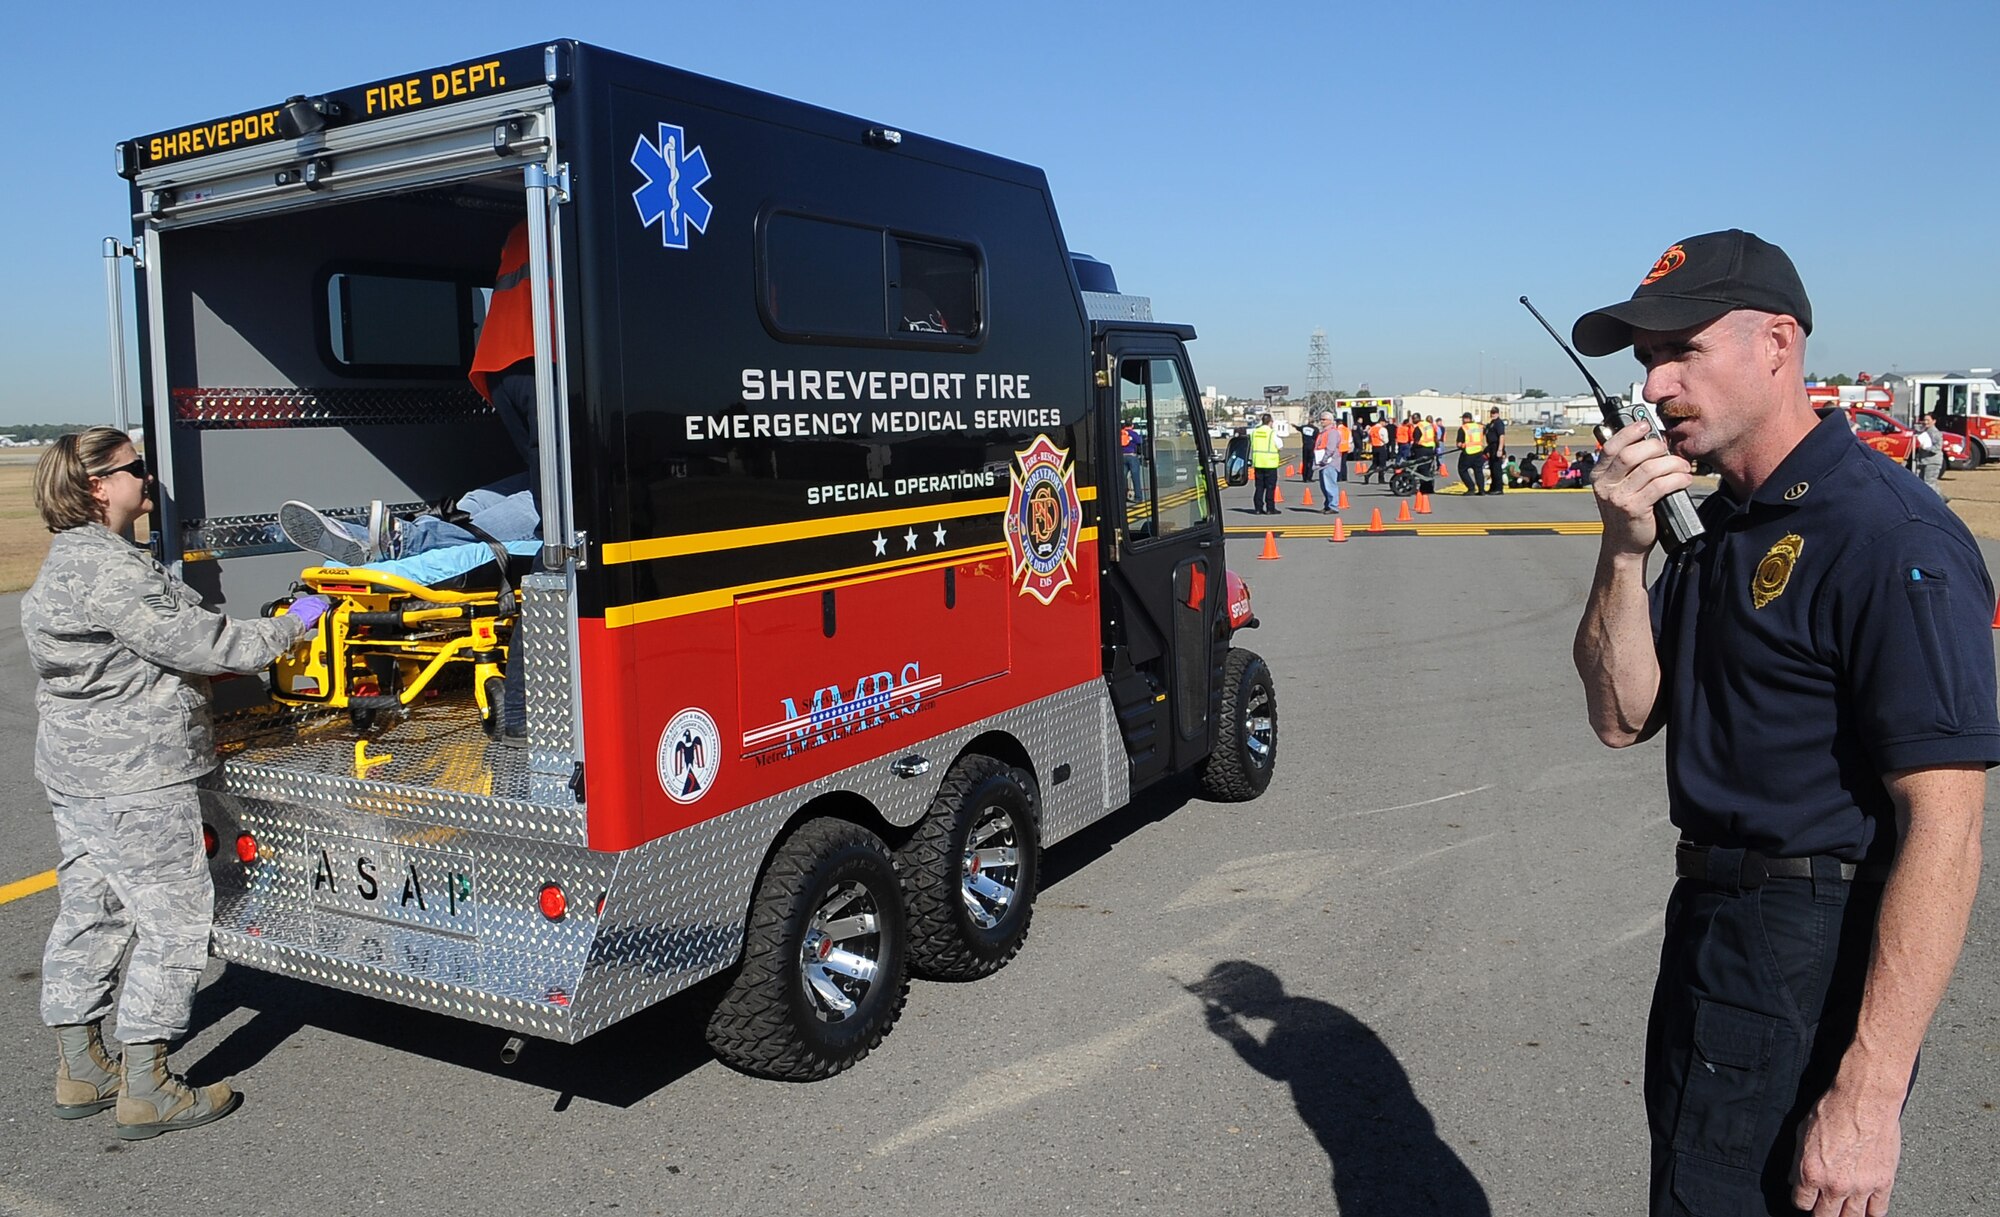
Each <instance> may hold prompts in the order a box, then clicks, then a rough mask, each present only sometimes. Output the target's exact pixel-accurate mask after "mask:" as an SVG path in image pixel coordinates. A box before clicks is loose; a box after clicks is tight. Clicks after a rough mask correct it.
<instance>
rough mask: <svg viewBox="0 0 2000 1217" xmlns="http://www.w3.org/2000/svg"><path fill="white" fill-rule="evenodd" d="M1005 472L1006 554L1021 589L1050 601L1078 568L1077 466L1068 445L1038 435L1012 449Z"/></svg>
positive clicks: (1079, 507) (1080, 509)
mask: <svg viewBox="0 0 2000 1217" xmlns="http://www.w3.org/2000/svg"><path fill="white" fill-rule="evenodd" d="M1014 463H1015V466H1016V467H1015V468H1013V469H1009V470H1008V471H1007V478H1008V490H1007V557H1008V558H1009V560H1011V561H1012V562H1013V565H1014V578H1015V579H1016V580H1017V581H1019V583H1020V585H1021V588H1020V594H1021V595H1023V596H1033V597H1034V598H1035V599H1037V600H1039V601H1041V602H1042V603H1043V604H1048V603H1051V602H1052V601H1054V600H1055V598H1056V593H1057V592H1059V591H1061V590H1062V589H1063V588H1065V587H1068V586H1069V583H1070V577H1071V575H1072V574H1073V573H1074V572H1075V569H1076V538H1077V529H1078V527H1079V526H1080V524H1081V521H1082V519H1083V504H1082V503H1081V502H1079V501H1078V499H1077V494H1076V466H1075V465H1072V464H1071V463H1070V460H1069V449H1067V448H1058V447H1056V446H1055V445H1054V444H1053V443H1051V442H1050V441H1049V437H1048V436H1046V435H1038V436H1036V437H1035V442H1034V443H1033V444H1030V445H1029V446H1028V448H1027V450H1026V451H1023V452H1016V453H1015V454H1014Z"/></svg>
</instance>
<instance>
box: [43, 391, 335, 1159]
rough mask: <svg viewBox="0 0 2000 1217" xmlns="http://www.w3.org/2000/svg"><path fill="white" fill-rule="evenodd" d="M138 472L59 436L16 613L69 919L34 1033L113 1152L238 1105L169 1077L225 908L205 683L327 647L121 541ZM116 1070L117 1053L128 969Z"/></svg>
mask: <svg viewBox="0 0 2000 1217" xmlns="http://www.w3.org/2000/svg"><path fill="white" fill-rule="evenodd" d="M150 486H151V483H150V480H149V479H148V478H147V476H146V464H145V462H144V461H143V460H142V459H140V457H139V455H138V453H137V452H135V451H134V450H133V447H132V441H131V440H130V438H128V437H127V436H126V435H125V433H124V432H122V431H118V430H116V429H114V428H111V427H93V428H91V429H90V430H88V431H85V432H82V433H80V434H76V435H66V436H64V437H63V438H62V439H60V440H58V441H56V443H55V445H54V446H53V447H51V448H50V449H49V451H48V452H46V453H45V454H43V456H42V459H41V462H40V464H39V465H38V466H37V467H36V469H35V509H36V510H37V511H39V512H40V513H41V516H42V520H43V522H44V523H46V524H47V525H48V529H49V531H50V532H52V533H54V534H55V540H54V541H53V542H52V543H51V544H50V546H49V555H48V559H47V560H46V561H44V562H43V563H42V569H41V573H40V574H39V575H38V576H37V577H36V579H35V585H34V586H33V587H32V588H30V589H29V590H28V593H27V595H26V596H24V597H23V598H22V601H21V633H22V636H23V638H24V639H25V640H26V643H27V650H28V657H29V659H30V660H31V661H32V662H33V663H34V666H35V674H36V675H37V676H38V677H39V678H40V679H39V680H38V681H37V682H36V686H35V708H36V710H37V712H38V713H39V714H40V717H41V727H40V730H39V731H38V733H37V735H36V739H35V776H36V777H37V778H38V779H40V780H41V783H42V785H43V786H44V787H45V788H46V789H47V791H48V797H49V806H50V807H51V808H52V809H53V810H54V812H55V825H56V838H57V841H58V842H59V843H60V845H61V847H62V860H61V862H60V863H59V864H58V865H57V868H56V875H57V894H58V897H59V903H60V908H59V910H58V912H57V914H56V923H55V928H54V929H53V930H52V931H50V934H49V942H48V948H47V951H46V953H45V954H44V956H43V959H42V1021H44V1022H45V1023H47V1024H48V1025H49V1026H51V1027H54V1028H55V1029H56V1035H57V1038H58V1040H59V1041H60V1043H61V1060H60V1064H59V1065H58V1067H57V1072H56V1115H58V1116H60V1117H61V1118H63V1119H77V1118H80V1117H83V1116H88V1115H91V1114H93V1113H95V1112H99V1111H103V1110H105V1109H106V1108H108V1107H112V1106H114V1105H115V1106H116V1107H117V1109H118V1113H117V1117H116V1118H117V1122H118V1135H119V1136H120V1137H123V1138H125V1139H126V1140H139V1139H142V1138H145V1137H153V1136H158V1135H159V1134H160V1133H163V1132H169V1131H172V1130H174V1129H178V1128H193V1127H196V1126H198V1125H201V1124H206V1123H209V1122H210V1121H213V1120H219V1119H221V1118H222V1117H223V1116H226V1115H228V1114H229V1113H230V1112H232V1111H234V1110H235V1109H236V1106H237V1104H238V1103H240V1102H241V1101H242V1096H241V1095H239V1094H237V1093H235V1092H234V1091H233V1090H231V1089H230V1087H229V1086H228V1085H227V1084H226V1083H221V1082H218V1083H216V1084H214V1085H212V1086H205V1087H202V1088H200V1089H195V1088H192V1087H190V1086H188V1085H187V1083H186V1082H185V1081H184V1080H182V1079H181V1078H179V1077H176V1076H175V1075H174V1074H172V1073H170V1072H168V1070H167V1064H166V1054H167V1041H169V1040H172V1039H175V1038H177V1037H179V1036H181V1035H184V1034H186V1033H187V1027H188V1018H189V1014H190V1012H191V1011H192V1008H193V1005H194V992H195V986H196V985H197V984H198V983H199V982H200V980H201V973H202V969H203V968H204V967H205V966H206V965H207V961H208V941H209V926H210V921H211V918H212V917H213V913H214V898H215V896H214V889H213V887H212V886H211V884H210V881H209V875H208V865H207V862H206V861H205V859H204V857H203V849H202V825H201V811H200V805H199V803H198V801H197V799H196V796H195V779H197V778H199V777H200V776H201V775H202V774H204V773H207V772H208V771H209V770H210V769H213V768H214V767H215V764H216V758H215V739H214V731H213V727H212V726H211V723H210V719H209V684H208V678H209V677H210V676H212V675H219V674H221V673H224V672H256V671H260V670H262V669H263V668H264V667H265V666H267V665H268V664H269V663H270V662H271V661H272V660H273V659H275V658H277V657H278V656H279V655H280V654H282V653H284V652H285V651H287V650H289V649H291V648H292V647H294V646H296V645H297V644H298V643H299V641H300V640H301V639H302V638H304V637H305V636H306V635H307V634H308V633H309V632H311V631H312V630H313V629H315V628H317V625H316V623H317V621H318V619H319V616H320V614H322V613H324V612H325V611H326V607H327V606H326V601H325V600H323V599H320V598H318V597H306V598H304V599H301V600H298V601H294V602H293V604H292V606H291V609H290V611H289V613H288V614H286V615H284V616H279V617H272V618H258V619H254V620H244V621H238V620H233V619H231V618H228V617H225V616H223V615H222V614H220V613H215V612H211V611H210V610H208V609H206V608H203V607H202V605H201V597H200V596H199V595H198V594H197V593H196V592H194V591H193V590H191V589H190V588H189V587H188V586H187V585H186V584H184V583H182V582H181V581H180V580H178V579H176V578H174V577H173V576H172V575H171V574H169V573H167V571H166V569H165V568H164V567H162V566H161V565H160V564H159V563H158V562H157V561H155V560H154V559H153V557H152V555H151V554H150V553H148V552H147V551H146V550H145V549H143V548H141V547H139V546H137V545H134V544H133V543H132V542H130V541H128V540H126V539H125V537H124V535H123V534H125V533H127V532H128V531H129V530H130V529H131V527H132V525H133V523H134V522H135V521H136V520H138V519H139V518H140V517H141V516H142V515H144V514H145V513H146V512H147V511H149V510H150V509H151V508H152V502H151V500H150V498H149V497H148V491H149V489H150ZM128 944H131V945H132V962H131V966H130V968H129V969H128V970H127V972H126V976H125V984H124V993H123V996H122V997H121V999H120V1001H119V1005H118V1038H119V1040H120V1041H121V1042H122V1043H123V1045H124V1049H125V1051H124V1060H123V1063H122V1072H121V1066H119V1065H114V1064H113V1062H112V1060H111V1058H110V1055H109V1054H108V1053H107V1052H106V1051H105V1048H104V1041H103V1036H102V1031H101V1025H102V1022H103V1019H104V1016H105V1015H106V1014H107V1013H109V1012H110V1009H111V991H112V989H113V988H114V987H115V986H116V985H117V981H118V963H119V959H120V957H121V956H122V955H123V954H124V952H125V948H126V946H127V945H128Z"/></svg>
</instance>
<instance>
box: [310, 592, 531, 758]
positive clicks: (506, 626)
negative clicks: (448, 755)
mask: <svg viewBox="0 0 2000 1217" xmlns="http://www.w3.org/2000/svg"><path fill="white" fill-rule="evenodd" d="M299 581H300V583H302V584H303V585H304V586H305V587H307V588H308V589H310V590H311V592H312V593H313V594H315V595H320V596H325V597H326V598H327V600H328V601H330V602H331V604H332V607H331V608H330V609H328V610H327V613H326V615H325V616H324V617H321V618H320V623H319V631H318V633H316V634H314V635H313V636H312V637H310V638H308V639H306V641H305V643H304V644H303V645H301V646H299V647H298V648H296V649H294V650H292V651H290V652H288V653H286V654H284V655H281V656H279V657H278V660H277V662H276V663H274V664H272V665H271V697H272V699H273V700H275V701H277V702H280V703H282V704H285V705H292V706H318V707H322V708H325V709H333V710H343V709H344V710H346V711H347V712H348V714H349V715H350V716H351V717H352V718H353V720H354V725H355V726H356V727H357V728H361V729H366V728H367V726H368V725H369V723H370V722H371V721H372V720H373V718H374V716H375V715H376V714H377V713H378V712H381V711H385V710H401V709H403V708H405V707H408V706H409V705H410V704H411V703H413V702H414V701H416V699H418V698H419V697H422V696H424V694H425V692H426V690H429V689H430V688H431V686H432V685H433V683H434V682H435V681H436V680H437V677H438V676H439V674H440V673H443V672H445V671H446V670H447V669H448V668H451V667H452V666H454V665H465V664H469V665H471V668H472V694H473V697H474V699H475V700H476V701H477V702H478V704H479V717H480V721H481V722H482V723H484V724H485V726H486V729H487V731H488V732H489V733H492V732H494V731H497V730H498V726H499V721H500V720H499V709H500V696H501V687H502V683H503V682H502V672H503V671H504V669H505V665H506V662H507V651H508V647H509V645H510V644H511V642H512V640H513V636H514V626H515V624H516V622H518V621H519V619H520V611H521V609H520V603H521V602H520V596H519V594H518V593H517V592H515V591H514V589H513V587H512V585H511V581H503V582H502V584H501V586H500V587H498V588H488V589H486V590H483V591H481V590H469V591H447V590H443V589H440V588H433V587H425V586H424V585H423V584H421V583H413V582H411V581H410V580H408V579H405V578H403V577H401V576H400V575H393V574H390V573H388V572H387V571H376V570H368V569H366V568H357V569H349V568H347V567H340V566H333V567H323V566H315V567H309V568H307V569H306V570H305V571H304V572H302V573H301V574H300V575H299ZM503 595H504V596H505V602H504V603H503V602H502V596H503ZM285 603H286V602H279V603H278V604H277V605H274V606H273V611H274V612H276V613H280V614H282V613H283V611H284V604H285Z"/></svg>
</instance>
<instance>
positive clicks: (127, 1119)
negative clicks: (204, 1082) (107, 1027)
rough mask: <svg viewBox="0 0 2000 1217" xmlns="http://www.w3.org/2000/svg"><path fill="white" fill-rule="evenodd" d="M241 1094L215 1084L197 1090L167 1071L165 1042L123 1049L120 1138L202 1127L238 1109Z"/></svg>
mask: <svg viewBox="0 0 2000 1217" xmlns="http://www.w3.org/2000/svg"><path fill="white" fill-rule="evenodd" d="M242 1102H243V1096H242V1095H240V1094H237V1093H236V1092H235V1091H233V1090H231V1089H230V1088H229V1083H227V1082H216V1083H215V1084H214V1085H211V1086H203V1087H202V1088H201V1089H199V1090H196V1089H195V1088H194V1087H192V1086H189V1085H188V1084H187V1080H186V1079H185V1078H181V1077H178V1076H176V1075H175V1074H172V1073H169V1072H167V1046H166V1045H165V1044H127V1045H125V1089H124V1091H123V1093H121V1094H120V1095H119V1096H118V1135H119V1136H120V1137H121V1138H123V1139H124V1140H127V1141H144V1140H145V1139H146V1138H148V1137H157V1136H159V1135H160V1134H161V1133H163V1132H173V1131H174V1130H175V1129H178V1128H200V1127H201V1126H202V1125H204V1124H212V1123H214V1122H215V1121H217V1120H220V1119H221V1118H222V1117H224V1116H226V1115H228V1114H229V1113H230V1112H232V1111H235V1110H236V1108H237V1106H238V1105H239V1104H241V1103H242Z"/></svg>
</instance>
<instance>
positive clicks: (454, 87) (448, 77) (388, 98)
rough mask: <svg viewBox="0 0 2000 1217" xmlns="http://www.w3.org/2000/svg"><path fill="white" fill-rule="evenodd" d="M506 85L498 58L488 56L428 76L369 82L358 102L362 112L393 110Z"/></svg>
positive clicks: (465, 95)
mask: <svg viewBox="0 0 2000 1217" xmlns="http://www.w3.org/2000/svg"><path fill="white" fill-rule="evenodd" d="M506 87H507V78H506V77H505V76H502V75H501V74H500V61H499V60H497V59H489V60H487V61H486V62H485V63H473V64H467V65H466V66H464V67H462V68H446V69H445V70H444V71H441V72H432V73H430V74H429V75H428V76H410V77H406V78H404V79H402V80H388V81H384V82H382V83H381V84H379V85H370V86H368V91H367V92H366V93H365V94H364V95H363V96H362V99H361V105H362V110H363V112H364V113H366V114H370V115H374V114H394V113H396V112H397V111H399V110H410V109H414V108H416V107H417V106H421V105H426V104H428V103H431V102H439V101H450V100H451V99H452V98H454V97H471V96H472V95H473V94H475V93H490V92H492V91H493V90H495V89H504V88H506Z"/></svg>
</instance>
